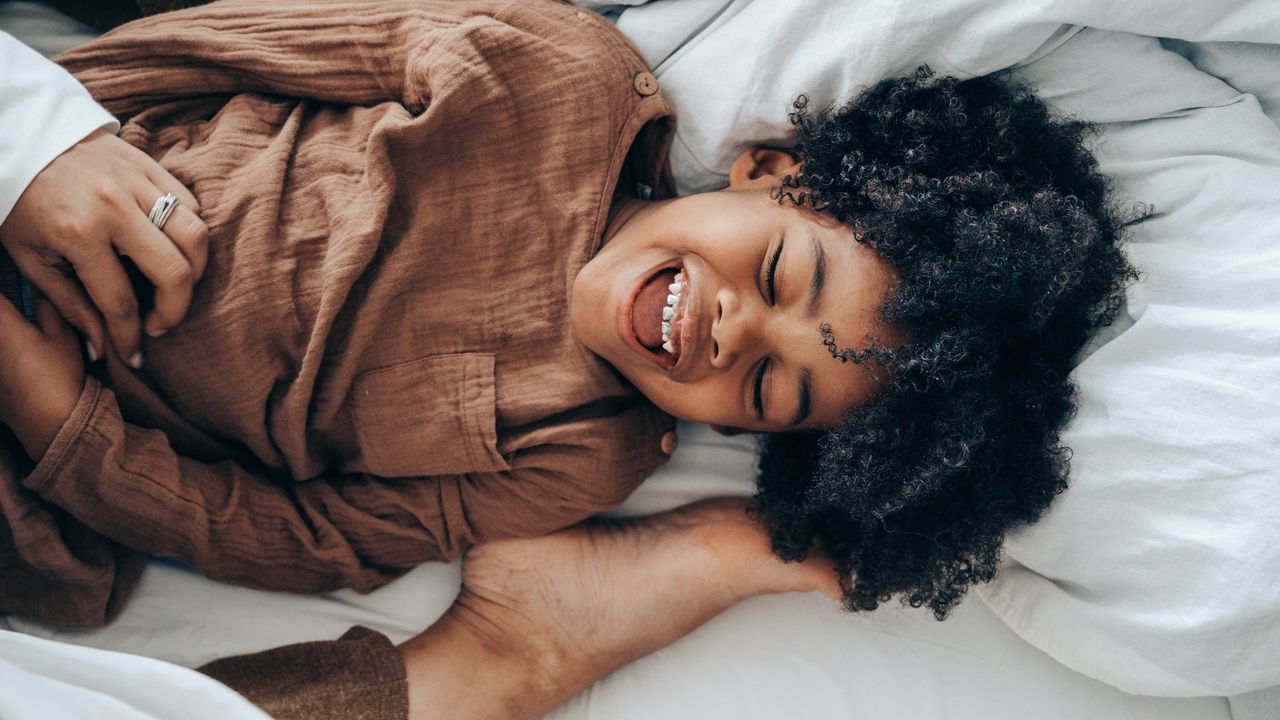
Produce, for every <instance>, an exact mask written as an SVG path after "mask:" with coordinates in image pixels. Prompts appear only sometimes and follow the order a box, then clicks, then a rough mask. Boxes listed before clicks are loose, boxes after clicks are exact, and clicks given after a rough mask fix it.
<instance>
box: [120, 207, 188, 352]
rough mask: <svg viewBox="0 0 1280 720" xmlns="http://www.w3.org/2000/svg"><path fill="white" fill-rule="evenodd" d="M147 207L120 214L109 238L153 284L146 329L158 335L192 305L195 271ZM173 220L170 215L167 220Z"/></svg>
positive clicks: (181, 316)
mask: <svg viewBox="0 0 1280 720" xmlns="http://www.w3.org/2000/svg"><path fill="white" fill-rule="evenodd" d="M156 197H158V195H157V196H156ZM151 202H152V203H154V202H155V199H154V198H152V200H151ZM150 208H151V206H150V205H148V206H147V207H146V208H145V209H143V210H142V211H141V212H133V213H129V214H128V215H127V216H126V217H125V218H122V219H121V220H122V221H121V222H120V223H119V224H118V225H117V226H116V227H117V228H118V229H117V230H116V231H114V232H113V233H112V241H113V242H114V243H115V246H116V249H117V250H118V251H119V252H120V254H121V255H127V256H129V258H130V259H131V260H133V262H134V264H135V265H137V267H138V270H139V271H141V273H142V274H143V275H144V276H146V278H147V280H148V281H150V283H151V285H152V286H154V287H155V306H154V307H153V308H152V311H151V313H150V314H149V315H148V316H147V327H146V331H147V333H148V334H149V335H152V336H159V335H162V334H164V332H165V331H166V330H168V329H169V328H171V327H173V326H174V325H176V324H178V322H179V321H180V320H182V318H183V316H185V315H186V314H187V308H188V307H189V306H190V305H191V289H192V286H194V285H195V271H194V269H193V268H192V267H191V262H190V261H189V260H187V257H186V255H185V254H183V252H182V251H181V250H179V249H178V246H177V245H176V244H175V243H174V241H173V240H172V239H171V238H170V237H169V236H168V235H166V234H165V233H164V232H161V230H160V228H158V227H156V226H155V225H154V224H153V223H152V222H151V221H150V220H149V219H148V218H147V213H148V212H149V211H150ZM174 212H175V213H176V212H177V210H175V211H174ZM172 221H173V216H172V215H171V216H170V217H169V222H172ZM167 226H168V224H167V223H166V227H167ZM175 232H177V230H175ZM193 242H194V240H193ZM108 324H110V322H109V321H108Z"/></svg>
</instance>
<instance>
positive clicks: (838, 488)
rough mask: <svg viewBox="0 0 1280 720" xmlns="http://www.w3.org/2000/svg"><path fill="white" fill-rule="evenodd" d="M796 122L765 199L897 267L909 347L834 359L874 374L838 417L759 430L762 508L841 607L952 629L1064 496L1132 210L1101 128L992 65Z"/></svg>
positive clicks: (888, 307) (877, 93)
mask: <svg viewBox="0 0 1280 720" xmlns="http://www.w3.org/2000/svg"><path fill="white" fill-rule="evenodd" d="M791 121H792V123H793V124H794V125H795V126H796V127H797V129H798V130H799V142H798V144H797V145H796V147H795V153H796V155H797V157H798V158H800V159H802V160H803V162H804V164H803V165H802V169H801V170H800V171H799V172H798V174H796V175H793V176H787V177H785V178H784V179H783V182H782V186H781V187H779V188H775V191H774V192H775V196H777V197H778V199H779V201H780V202H785V201H790V202H796V203H800V204H804V205H807V206H809V207H812V208H814V209H816V210H819V211H822V212H825V213H828V214H830V215H831V216H833V217H835V218H837V219H838V220H840V221H841V222H843V223H846V224H848V225H849V226H851V227H852V228H853V238H854V240H855V241H856V242H860V243H863V244H864V245H865V246H867V247H869V248H872V249H873V250H875V251H876V252H877V253H878V254H879V255H880V257H881V258H882V259H884V260H885V261H886V262H887V263H888V264H890V265H891V266H892V267H893V268H895V269H896V270H897V273H898V279H897V281H896V284H895V285H894V286H893V288H892V289H891V291H890V293H889V296H888V297H887V298H886V300H885V301H884V304H883V305H882V307H881V308H880V313H879V314H880V317H879V320H880V322H881V323H883V324H885V325H886V326H892V327H895V328H899V329H901V330H902V331H904V332H905V336H906V337H907V338H908V339H907V340H906V344H905V345H901V346H898V347H892V348H890V347H885V346H883V345H880V344H879V343H878V342H877V341H876V340H875V339H874V338H867V339H866V341H865V342H864V343H863V345H864V346H865V348H866V349H865V350H863V351H862V352H856V353H845V360H843V361H842V362H847V361H848V360H852V361H853V362H852V363H847V364H848V365H849V371H850V372H857V371H859V370H858V368H855V367H854V366H853V365H854V364H855V363H863V368H864V369H867V370H871V369H872V368H873V366H876V367H875V369H876V371H877V373H878V375H883V378H882V382H881V387H880V390H879V392H878V393H877V395H876V396H875V397H874V398H873V399H872V400H871V401H870V402H869V403H868V404H867V405H865V406H863V407H860V408H857V409H855V410H854V411H852V412H851V413H850V414H849V415H848V416H846V418H845V419H844V421H843V424H842V425H840V426H839V427H837V428H835V429H832V430H828V431H824V432H821V433H799V434H776V435H770V436H767V437H766V438H765V439H764V440H763V446H762V450H761V457H760V471H759V489H758V493H757V495H756V510H757V512H758V513H759V514H760V515H761V516H762V517H763V519H764V520H765V522H766V524H767V525H768V527H769V528H770V531H771V533H772V537H773V544H774V550H775V551H776V552H777V553H778V554H779V555H780V556H782V557H783V558H785V559H799V558H802V557H803V556H804V555H805V554H806V552H807V551H808V550H809V548H810V547H812V546H813V545H814V544H815V543H816V544H817V545H818V546H819V547H821V548H822V549H823V550H825V551H826V552H828V553H830V554H831V555H832V556H834V558H835V559H836V561H837V564H838V567H839V570H840V572H841V575H842V577H843V578H844V580H843V581H842V582H843V583H844V593H845V604H846V606H847V607H848V608H849V609H850V610H872V609H874V608H876V607H877V606H878V605H879V604H880V603H882V602H886V601H888V600H889V599H890V598H892V597H894V596H895V595H896V596H900V597H901V599H902V601H903V602H905V603H907V604H909V605H912V606H915V607H920V606H928V607H929V608H930V609H931V610H932V611H933V613H934V615H935V616H936V617H937V618H938V619H943V618H945V617H946V615H947V613H948V612H949V611H950V610H951V609H952V608H953V607H954V606H955V604H956V603H957V602H958V601H959V600H960V599H961V597H962V596H963V595H964V593H965V591H966V590H967V589H968V588H969V587H970V586H971V585H973V584H975V583H981V582H986V581H989V580H990V579H991V578H992V577H994V575H995V573H996V569H997V567H998V564H999V561H1000V556H1001V546H1002V544H1003V542H1004V537H1005V534H1006V533H1007V532H1009V531H1010V530H1011V529H1013V528H1016V527H1018V526H1021V525H1025V524H1028V523H1032V522H1034V521H1035V520H1037V519H1038V518H1039V517H1040V516H1041V515H1042V514H1043V513H1044V512H1045V510H1046V509H1047V508H1048V506H1049V504H1050V502H1051V501H1052V500H1053V498H1054V497H1055V496H1056V495H1057V494H1058V493H1061V492H1062V491H1063V490H1064V489H1065V488H1066V486H1067V470H1068V461H1069V459H1070V451H1069V450H1068V448H1066V447H1065V446H1064V445H1063V444H1062V441H1061V438H1060V433H1061V431H1062V428H1063V426H1064V425H1065V424H1066V422H1067V421H1068V420H1069V419H1070V417H1071V415H1072V413H1073V412H1074V410H1075V388H1074V386H1073V385H1072V383H1071V381H1070V380H1069V377H1068V374H1069V373H1070V371H1071V369H1072V365H1073V358H1074V356H1075V355H1076V353H1077V352H1078V351H1079V350H1080V349H1081V347H1082V346H1083V344H1084V343H1085V341H1086V340H1087V339H1088V338H1089V337H1090V335H1091V333H1092V332H1093V331H1094V330H1096V329H1097V328H1099V327H1102V326H1104V325H1107V324H1109V323H1111V321H1112V320H1113V319H1114V317H1115V315H1116V313H1117V312H1118V311H1119V308H1120V307H1121V304H1122V302H1123V297H1124V289H1125V287H1126V285H1127V284H1128V283H1129V282H1130V281H1132V280H1133V279H1135V278H1136V272H1135V270H1134V269H1133V267H1132V266H1131V265H1130V264H1129V263H1128V261H1127V260H1126V259H1125V257H1124V255H1123V253H1122V252H1121V249H1120V239H1121V234H1122V231H1123V230H1124V226H1125V224H1126V222H1127V221H1126V219H1125V218H1123V217H1122V214H1121V213H1120V212H1119V211H1118V210H1117V208H1115V207H1114V206H1113V205H1112V203H1111V201H1110V199H1109V197H1108V182H1107V179H1106V178H1105V177H1104V176H1102V175H1101V174H1099V172H1098V167H1097V162H1096V161H1095V160H1094V158H1093V156H1092V155H1091V154H1090V153H1089V151H1088V150H1087V149H1086V147H1085V141H1086V139H1088V138H1089V137H1090V135H1091V134H1092V133H1093V129H1092V128H1091V126H1089V125H1087V124H1084V123H1080V122H1071V121H1064V120H1060V119H1056V118H1055V117H1053V116H1052V115H1051V114H1050V112H1049V110H1048V108H1047V107H1046V106H1045V104H1044V103H1043V102H1042V101H1041V100H1040V99H1038V98H1037V97H1035V96H1034V95H1033V94H1032V93H1031V92H1030V91H1028V90H1027V89H1025V88H1022V87H1019V86H1016V85H1014V84H1011V83H1009V82H1007V81H1005V80H1002V79H999V78H996V77H990V76H989V77H983V78H976V79H972V80H963V81H962V80H958V79H956V78H952V77H944V78H935V77H934V76H933V74H932V73H931V72H930V71H929V70H928V68H920V69H919V70H917V71H916V73H915V74H913V75H912V76H910V77H906V78H900V79H893V80H886V81H884V82H881V83H879V84H877V85H875V86H874V87H872V88H870V89H869V90H867V91H866V92H864V93H862V94H861V95H860V96H859V97H857V98H856V99H854V100H853V101H851V102H849V103H848V104H845V105H843V106H840V107H833V108H828V109H826V110H823V111H821V112H819V113H817V114H816V115H813V114H810V113H809V112H808V108H807V100H806V99H805V98H804V97H803V96H801V98H799V99H798V100H797V101H796V103H795V110H794V112H793V113H792V115H791ZM818 332H819V331H818V329H817V328H815V341H818ZM848 340H854V339H853V338H849V339H848ZM848 340H845V341H843V342H845V343H847V342H848ZM832 349H833V354H835V353H834V348H832ZM836 360H840V358H838V357H837V358H836Z"/></svg>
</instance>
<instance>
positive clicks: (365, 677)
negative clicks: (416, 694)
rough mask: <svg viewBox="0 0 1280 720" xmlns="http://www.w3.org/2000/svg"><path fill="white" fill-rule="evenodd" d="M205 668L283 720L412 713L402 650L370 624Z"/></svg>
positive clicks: (401, 717) (382, 718)
mask: <svg viewBox="0 0 1280 720" xmlns="http://www.w3.org/2000/svg"><path fill="white" fill-rule="evenodd" d="M199 670H200V672H202V673H204V674H205V675H208V676H209V677H211V678H213V679H215V680H217V681H218V682H221V683H222V684H224V685H226V686H228V687H230V688H231V689H233V690H235V691H236V692H238V693H240V694H241V695H243V696H245V697H246V698H248V699H249V701H250V702H252V703H253V704H255V705H257V706H258V707H260V708H262V709H263V710H264V711H266V712H267V714H269V715H271V717H273V718H276V719H277V720H291V719H292V718H298V719H299V720H303V719H306V720H312V719H316V718H344V720H407V718H408V717H409V687H408V682H407V680H406V679H405V669H404V660H403V659H402V657H401V655H400V651H399V650H398V649H397V648H396V646H395V645H393V644H392V642H391V641H390V640H389V639H387V637H386V636H385V635H382V634H381V633H378V632H374V631H373V630H370V629H368V628H365V627H360V626H356V627H353V628H351V629H350V630H348V631H347V632H346V634H344V635H343V636H342V637H341V638H338V639H337V640H329V641H320V642H305V643H298V644H296V645H285V646H284V647H278V648H272V649H270V650H264V651H262V652H259V653H254V654H252V655H238V656H236V657H230V658H223V659H221V660H215V661H213V662H211V663H209V664H208V665H205V666H204V667H201V668H199Z"/></svg>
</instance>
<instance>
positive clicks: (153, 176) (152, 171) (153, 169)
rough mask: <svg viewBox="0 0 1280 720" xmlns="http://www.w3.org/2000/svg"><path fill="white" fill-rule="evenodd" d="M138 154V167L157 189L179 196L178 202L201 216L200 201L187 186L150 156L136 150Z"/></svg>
mask: <svg viewBox="0 0 1280 720" xmlns="http://www.w3.org/2000/svg"><path fill="white" fill-rule="evenodd" d="M135 150H136V148H135ZM136 152H137V155H136V157H137V159H138V166H139V167H140V168H141V169H142V172H143V174H145V175H146V176H147V178H148V179H149V180H151V182H152V183H153V184H154V185H155V186H156V187H158V188H160V189H161V192H162V193H166V192H171V193H173V194H174V195H177V196H178V200H179V201H180V202H181V203H182V204H183V205H185V206H187V209H189V210H191V211H192V212H194V213H195V214H197V215H199V214H200V201H199V200H196V196H195V195H192V194H191V191H190V190H188V189H187V186H186V185H183V184H182V182H181V181H179V180H178V178H176V177H174V176H173V175H170V174H169V171H168V170H165V169H164V168H163V167H162V166H161V165H160V163H158V162H156V161H155V160H153V159H151V156H150V155H147V154H146V153H145V152H143V151H141V150H136ZM152 200H153V201H154V200H155V198H152ZM150 209H151V206H150V205H148V206H147V210H150Z"/></svg>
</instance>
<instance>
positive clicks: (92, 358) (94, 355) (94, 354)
mask: <svg viewBox="0 0 1280 720" xmlns="http://www.w3.org/2000/svg"><path fill="white" fill-rule="evenodd" d="M84 351H85V352H86V353H88V354H89V362H90V363H96V362H98V351H97V350H94V349H93V343H91V342H89V341H88V340H85V341H84Z"/></svg>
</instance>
